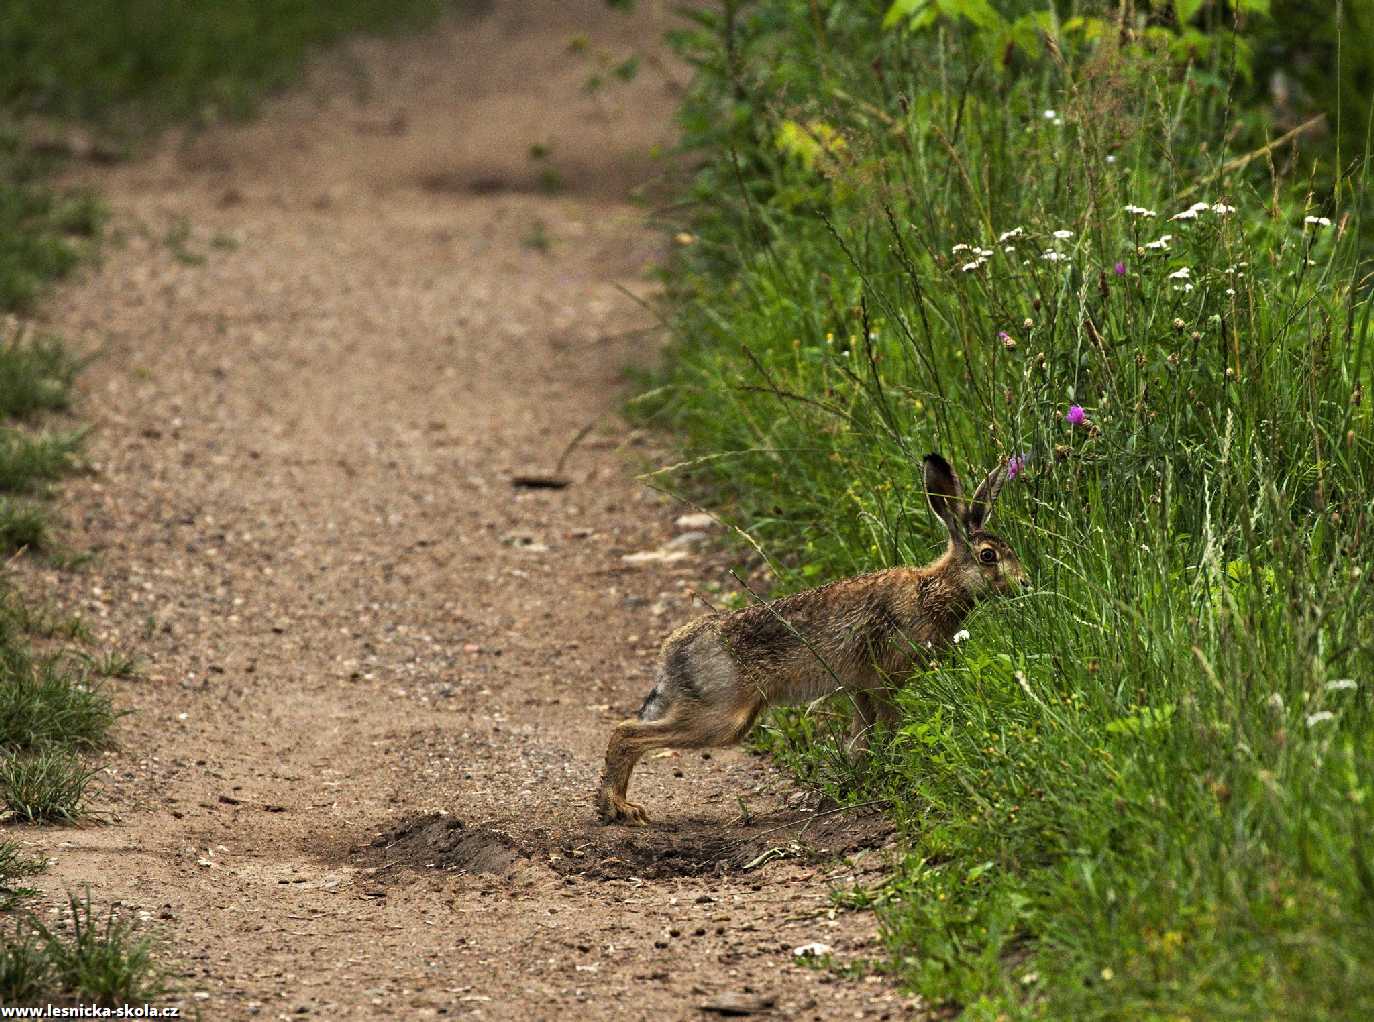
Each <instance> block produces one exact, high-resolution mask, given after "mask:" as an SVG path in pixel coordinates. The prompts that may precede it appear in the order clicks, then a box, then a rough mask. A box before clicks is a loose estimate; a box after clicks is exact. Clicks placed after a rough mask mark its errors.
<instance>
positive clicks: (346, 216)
mask: <svg viewBox="0 0 1374 1022" xmlns="http://www.w3.org/2000/svg"><path fill="white" fill-rule="evenodd" d="M665 24H666V15H665V14H663V12H662V11H661V10H659V8H658V6H657V5H655V4H653V3H641V4H640V5H639V12H638V13H637V14H636V15H635V16H634V17H631V18H627V17H624V16H622V15H618V14H615V13H613V12H609V11H608V10H607V9H606V6H605V4H604V3H602V2H600V0H579V2H567V3H558V2H536V0H528V2H526V0H521V2H509V3H501V4H496V5H493V6H492V7H491V9H490V10H489V11H488V13H486V14H484V15H481V16H477V17H468V18H465V19H455V20H453V21H451V22H449V23H447V24H445V25H443V26H442V27H441V28H440V29H438V30H436V31H435V32H433V33H431V34H429V35H427V36H425V37H423V38H419V39H409V40H404V41H394V42H386V43H382V42H367V43H360V44H358V45H356V46H354V47H353V48H352V54H353V57H354V58H356V61H357V63H356V64H350V62H348V61H340V60H338V59H337V58H336V59H333V60H331V61H326V62H324V63H323V64H322V66H321V67H320V68H319V69H318V70H317V71H316V72H315V73H314V74H313V75H312V78H311V82H310V84H309V85H308V86H307V87H305V88H303V89H302V90H301V91H300V92H299V93H297V94H295V95H293V96H291V97H288V98H286V99H283V100H280V101H278V102H275V103H273V104H272V105H271V106H269V107H268V109H267V110H266V111H265V112H264V116H263V117H262V118H261V119H260V120H259V121H257V122H255V123H254V124H252V125H249V126H245V127H236V128H220V129H216V130H214V131H213V132H210V133H207V134H201V135H197V136H194V137H185V138H168V139H166V140H164V142H163V143H161V144H160V145H159V146H157V147H156V148H155V150H154V151H153V152H151V153H149V154H147V155H146V156H145V157H143V158H141V159H139V160H138V161H136V162H132V163H129V164H125V165H122V166H117V167H113V168H109V167H101V168H95V167H92V168H89V169H87V170H78V171H77V172H76V174H77V176H78V177H80V178H84V179H85V180H87V181H88V182H89V183H91V184H94V185H95V186H97V187H98V188H99V189H100V190H101V191H102V192H103V193H104V194H105V195H106V196H107V198H108V200H109V202H110V204H111V206H112V208H113V210H114V234H115V240H114V242H113V243H112V244H111V245H110V246H108V248H107V252H106V255H105V258H104V260H103V263H102V265H101V266H100V267H98V268H96V269H93V270H91V271H90V272H89V273H88V274H87V275H86V277H85V279H83V280H81V281H79V282H77V283H75V284H73V285H71V286H68V287H66V288H64V289H63V290H62V291H61V292H59V293H58V294H57V295H55V296H54V298H53V300H52V301H51V302H50V303H49V307H48V309H47V310H46V311H45V313H44V319H45V321H46V322H47V323H48V325H50V326H52V327H53V328H54V329H56V330H57V331H59V332H60V333H61V334H62V335H64V336H65V337H67V338H69V339H70V340H71V341H72V342H74V343H75V344H77V345H78V346H80V347H82V348H85V349H88V350H95V349H99V350H100V351H101V352H102V357H100V358H99V359H98V360H97V361H96V362H95V363H94V365H93V366H92V368H91V369H90V370H89V371H88V372H87V373H86V374H85V375H84V376H83V378H82V391H83V393H82V404H83V410H82V411H83V415H84V416H86V417H87V418H88V419H89V420H91V421H92V422H93V423H94V424H95V426H96V429H97V432H96V433H95V435H94V437H93V439H92V442H91V445H90V456H91V459H92V462H93V463H94V471H93V472H91V473H90V474H89V475H87V476H84V477H82V478H78V479H76V480H74V481H73V482H72V483H71V484H70V485H68V486H66V487H65V489H64V496H63V504H64V515H65V517H66V518H67V520H68V522H69V528H68V538H69V540H70V542H71V543H72V544H73V545H74V546H75V547H77V548H78V549H90V550H94V551H96V553H97V556H96V558H95V559H94V561H93V562H92V563H91V564H90V565H89V566H87V567H86V568H84V569H82V570H80V571H78V572H76V573H70V572H58V571H56V570H53V569H51V568H47V567H45V566H44V565H43V564H41V563H30V564H27V565H23V566H21V568H20V570H21V572H22V573H23V574H25V576H26V578H27V584H28V585H30V586H31V587H32V588H33V590H34V591H35V592H45V593H52V592H56V593H57V594H58V602H59V603H60V604H61V605H62V606H64V607H66V608H68V609H70V610H76V611H79V612H80V613H81V614H82V615H83V616H84V617H85V618H86V619H87V620H88V621H89V622H90V623H91V624H92V626H93V628H94V630H95V632H96V634H97V636H98V638H99V641H100V643H101V644H103V645H105V646H107V647H115V648H124V649H130V650H136V651H138V652H139V653H141V654H143V655H144V656H145V657H146V658H147V659H146V667H145V670H144V672H143V675H142V676H141V677H139V678H137V679H132V680H126V681H117V682H113V683H112V684H113V685H114V688H115V698H116V700H117V702H118V705H119V706H120V708H122V709H127V710H129V711H131V712H130V715H129V716H128V717H126V718H125V719H124V720H123V721H122V722H121V724H120V726H119V730H118V737H119V741H120V748H119V749H118V750H116V751H115V752H113V753H111V754H110V755H109V756H108V757H107V758H106V760H105V761H104V766H105V768H106V769H105V770H104V772H103V774H102V778H101V791H100V795H99V805H100V806H101V807H102V808H103V809H104V810H105V811H106V812H107V813H108V814H109V817H110V821H111V822H109V823H107V824H88V825H85V826H82V827H76V828H57V829H53V828H48V829H43V830H26V829H18V830H16V831H14V833H15V834H16V835H17V836H19V837H20V838H21V840H22V841H23V842H25V843H26V844H28V845H30V846H32V847H34V848H37V849H42V850H44V851H46V852H48V853H49V854H50V855H51V856H52V858H53V859H54V865H53V869H52V871H51V872H50V873H49V874H48V875H47V876H46V877H45V878H42V885H43V887H44V890H45V891H46V892H47V894H46V896H47V897H48V898H49V899H50V900H51V901H52V903H53V904H56V903H57V901H58V900H59V899H60V898H61V896H62V892H63V891H64V890H66V889H68V888H73V887H75V888H79V887H80V886H81V885H87V884H88V885H89V886H90V889H91V893H92V897H93V899H94V900H95V901H96V903H97V904H98V905H106V904H111V903H115V904H119V905H121V906H123V907H124V908H125V909H126V910H128V911H137V910H143V911H146V912H148V913H149V914H151V916H152V917H153V919H152V923H151V924H150V925H152V926H153V927H154V928H155V930H156V931H157V932H158V933H160V934H162V935H163V936H164V938H165V940H166V944H167V949H166V954H167V957H168V959H169V960H170V961H171V962H172V963H173V964H174V966H175V969H176V972H177V975H176V977H175V981H176V983H177V984H178V987H179V993H178V994H177V996H176V1000H177V1001H178V1002H179V1003H182V1004H184V1005H185V1006H186V1007H187V1009H188V1011H190V1012H192V1013H196V1012H198V1013H199V1015H200V1017H203V1018H206V1019H239V1018H249V1017H271V1018H288V1017H291V1018H294V1017H300V1016H323V1017H326V1018H330V1019H360V1018H374V1017H400V1016H406V1017H410V1016H416V1017H431V1016H472V1017H480V1018H489V1019H544V1018H557V1017H560V1016H564V1015H565V1014H566V1013H567V1012H569V1011H571V1012H574V1013H576V1015H577V1016H578V1017H580V1018H585V1019H610V1018H615V1019H638V1018H654V1019H679V1018H699V1017H706V1016H704V1015H703V1013H702V1009H701V1007H700V1006H701V1005H703V1004H706V1003H708V1002H711V1001H713V1000H715V999H718V998H720V997H721V996H723V995H730V994H741V995H752V996H754V997H755V998H757V999H758V1000H757V1001H756V1002H755V1004H756V1006H762V1005H765V1004H767V1003H769V1001H770V1000H771V1002H772V1003H773V1008H772V1009H771V1010H772V1013H773V1014H774V1015H775V1016H776V1017H784V1018H816V1019H837V1018H905V1017H909V1016H911V1015H912V1014H913V1012H914V1007H913V1005H912V1004H911V1003H910V1002H909V1001H907V1000H905V999H904V998H903V997H902V996H901V995H900V994H899V993H897V992H896V991H894V990H893V989H892V988H891V987H889V986H888V985H886V984H885V983H884V982H883V981H880V980H878V979H876V978H870V979H868V980H860V981H852V980H845V979H840V978H837V977H836V976H835V974H833V973H831V972H827V971H824V970H818V969H814V968H811V967H808V966H806V965H804V964H799V963H798V962H797V961H796V960H795V959H794V957H793V954H792V949H793V948H794V947H796V946H798V945H801V944H805V943H808V942H812V941H822V942H824V943H826V944H830V945H832V946H833V947H834V949H835V956H836V958H837V959H839V960H841V961H848V960H853V959H861V958H863V957H865V956H867V955H873V954H875V953H876V952H877V950H878V949H877V947H876V944H875V923H874V920H873V918H872V917H871V916H868V915H856V914H846V913H843V912H840V913H838V914H837V913H836V912H835V911H834V910H833V909H832V907H831V892H832V890H833V889H835V888H837V887H844V886H847V885H849V884H851V883H853V882H854V880H855V878H859V879H863V878H865V877H870V878H871V876H872V871H874V870H876V869H879V868H880V867H881V862H882V860H883V857H884V855H886V854H890V851H885V850H884V848H883V845H884V835H883V830H882V827H881V825H880V824H879V823H877V822H876V821H874V820H872V819H863V818H859V817H855V816H853V815H849V814H835V815H832V816H825V817H821V816H817V815H815V814H814V813H813V812H811V811H809V810H808V805H807V797H806V796H804V795H802V794H801V793H799V792H797V791H795V790H794V789H792V788H791V787H789V785H788V784H787V783H786V781H785V779H784V778H782V777H781V776H780V775H779V774H778V773H777V772H776V771H774V770H773V769H772V768H770V767H769V766H768V765H767V764H766V763H764V762H762V761H760V760H759V759H757V758H755V757H752V756H750V755H748V754H746V753H744V752H741V751H731V752H723V753H714V754H709V755H703V754H701V753H691V754H682V755H677V754H674V755H670V756H664V757H661V758H656V759H652V760H650V761H649V762H647V763H646V764H645V765H644V766H643V767H642V768H641V770H640V771H639V772H638V774H637V775H636V779H635V782H636V783H635V787H634V788H633V789H632V792H633V793H634V795H635V797H636V798H637V799H639V800H641V801H643V802H645V803H646V805H647V806H648V808H649V810H650V812H651V814H653V815H654V817H655V824H654V826H652V827H650V828H648V829H630V828H621V827H602V826H599V825H598V824H597V823H596V822H595V820H594V819H593V815H592V810H591V796H592V793H593V789H594V786H595V781H596V778H597V774H598V772H599V767H600V757H601V754H602V752H603V750H604V743H605V738H606V734H607V732H608V730H609V727H610V725H611V723H612V722H614V721H615V720H617V719H619V718H620V717H623V716H625V715H628V714H629V713H630V712H632V711H633V710H634V709H635V708H636V707H637V706H638V704H639V701H640V700H641V699H642V697H643V695H644V693H645V692H646V691H647V689H648V685H649V677H650V668H651V664H652V658H653V656H652V655H653V652H654V650H655V649H656V647H657V643H658V641H659V639H660V637H661V636H662V635H663V634H665V633H666V632H667V631H668V630H669V629H670V628H671V627H672V626H675V625H677V624H679V623H681V622H682V621H684V620H686V619H688V618H689V617H690V616H691V615H693V614H694V613H697V612H698V610H697V609H695V608H693V606H692V605H691V599H690V596H689V595H688V593H687V592H686V589H687V587H689V586H695V587H700V586H702V585H703V584H705V583H708V582H710V581H711V580H712V579H716V580H720V579H722V578H723V577H724V576H723V575H722V573H721V572H720V569H719V563H718V562H717V561H714V560H713V559H712V556H711V554H710V553H709V544H708V546H707V547H706V548H705V549H702V548H700V547H698V546H696V545H693V544H691V543H690V542H685V541H684V542H683V543H682V544H681V545H679V546H678V547H676V548H674V549H675V551H676V552H683V553H685V554H686V556H685V557H683V558H681V559H678V560H666V561H657V562H654V561H650V562H647V563H640V564H636V563H633V562H627V561H626V560H624V555H626V554H632V553H635V552H639V551H645V550H655V549H658V548H660V547H661V546H663V545H664V544H665V543H668V542H670V541H671V540H672V539H673V537H674V535H675V533H676V532H678V531H680V529H679V528H678V527H676V526H675V525H674V522H675V519H676V517H677V516H678V515H679V514H681V513H682V511H683V510H684V509H683V508H680V507H675V506H672V505H670V504H668V503H666V502H665V501H663V500H662V499H660V498H658V497H657V496H656V495H655V494H653V493H651V492H650V491H648V490H646V489H644V488H643V487H642V486H640V485H639V484H637V483H636V482H635V481H634V479H633V472H634V467H635V465H636V463H637V461H642V460H643V458H644V457H645V456H646V455H647V453H648V452H647V451H646V449H645V448H644V447H643V442H642V438H638V437H636V436H635V435H634V434H633V433H631V432H630V431H629V430H628V429H627V428H626V427H625V426H624V424H623V423H621V422H620V421H619V420H618V419H617V418H616V416H615V409H616V406H617V402H618V401H619V400H620V398H621V397H622V396H623V395H624V394H625V392H626V391H625V384H624V380H623V369H624V367H625V366H626V365H627V364H630V363H635V362H640V363H642V362H645V361H647V360H650V359H651V358H652V357H653V355H654V351H655V348H656V346H657V345H658V343H659V341H658V339H657V337H656V334H655V333H654V332H653V331H652V330H648V329H646V328H649V327H652V325H653V320H652V319H651V317H649V316H648V315H647V314H646V313H645V312H644V311H643V309H641V308H640V307H638V306H637V305H636V304H635V303H634V302H633V301H630V300H629V299H628V298H627V297H626V296H625V294H624V293H623V292H622V291H621V290H620V289H621V288H623V289H625V290H628V291H629V292H632V293H634V294H637V295H649V294H651V293H652V284H651V283H650V277H649V276H648V271H649V269H650V268H651V267H652V266H653V265H654V263H655V260H656V259H659V258H660V257H661V255H662V249H661V246H662V239H661V238H660V236H659V235H657V234H656V233H654V232H653V231H651V230H650V229H649V228H648V227H647V226H646V225H645V215H644V212H643V209H642V208H641V207H638V206H635V205H633V204H631V203H629V202H627V201H626V195H627V193H628V192H629V191H630V189H631V188H632V187H634V186H636V185H639V184H642V183H643V182H645V181H647V180H649V179H651V178H652V177H653V176H654V175H656V174H660V173H662V171H663V165H662V163H661V161H658V160H656V159H654V158H653V157H652V156H651V155H650V150H651V147H652V146H654V145H655V144H666V143H670V142H671V140H672V127H671V120H670V118H671V112H672V110H673V107H674V104H675V101H676V96H675V90H674V79H682V78H684V77H685V72H684V71H683V70H682V69H680V68H674V67H672V66H664V67H655V66H654V64H653V62H652V61H650V62H649V63H648V64H646V66H645V67H644V69H643V71H642V73H641V74H640V76H639V78H638V79H637V80H636V81H635V82H634V83H633V84H631V85H628V86H626V85H617V86H616V87H614V88H609V89H606V90H603V91H602V92H600V93H598V94H595V95H590V94H588V93H587V92H585V91H584V90H583V88H582V85H583V83H584V81H585V80H586V78H587V76H588V75H589V74H590V73H591V72H592V71H594V70H595V69H596V67H597V63H598V59H599V57H601V56H604V57H605V58H606V59H609V60H619V59H622V58H623V57H625V56H627V55H629V54H630V53H631V52H634V51H639V52H643V53H648V54H649V55H651V56H652V55H653V54H655V53H658V52H659V51H658V43H657V39H658V38H659V34H660V32H661V30H662V29H663V27H664V26H665ZM576 37H582V38H583V39H584V40H585V47H584V48H582V49H581V50H580V51H579V49H578V47H573V46H570V42H572V41H573V40H574V39H575V38H576ZM357 66H361V67H363V68H365V69H366V70H367V79H368V81H369V82H370V86H369V88H368V89H367V90H366V94H365V95H362V94H360V93H359V90H358V87H357V86H358V81H359V78H358V77H357V76H356V75H355V74H354V73H353V70H351V68H356V67H357ZM535 144H538V145H542V146H546V147H547V148H548V150H549V154H550V155H549V156H548V158H547V159H546V160H543V161H540V160H535V159H532V158H531V156H530V147H531V146H532V145H535ZM545 166H548V167H552V168H554V169H555V170H556V171H557V173H558V174H559V175H560V177H561V179H562V181H563V183H564V185H565V188H564V190H563V191H561V192H560V193H558V194H552V195H551V194H546V193H545V191H543V190H542V189H541V174H542V173H543V168H544V167H545ZM589 423H595V425H594V426H593V427H592V429H591V432H590V434H589V435H588V436H587V437H586V439H585V441H584V442H583V443H581V445H580V446H578V447H577V448H576V450H574V451H573V452H572V454H571V455H570V456H569V458H568V462H567V467H566V473H567V475H568V476H569V477H570V478H571V480H572V485H570V486H569V487H567V488H566V489H562V490H526V489H520V488H516V487H514V486H512V482H511V481H512V479H513V477H515V476H518V475H521V474H528V473H541V472H543V473H547V472H549V471H550V470H551V469H552V468H553V466H554V464H555V463H556V462H557V460H558V458H559V455H560V454H561V453H562V452H563V450H564V449H565V447H566V446H567V445H568V443H569V441H570V440H571V439H572V438H573V437H574V436H575V435H576V434H577V433H578V431H579V430H580V429H582V428H583V427H584V426H587V425H588V424H589ZM769 849H778V850H779V851H780V852H781V853H782V854H780V855H779V853H778V852H775V853H773V857H769V856H767V855H764V853H767V852H768V850H769ZM761 856H763V857H764V858H765V859H766V860H767V861H764V862H763V863H762V864H755V862H756V860H758V859H759V858H760V857H761ZM745 1000H746V1001H747V1000H748V997H746V998H745ZM744 1006H747V1005H744Z"/></svg>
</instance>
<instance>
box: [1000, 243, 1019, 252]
mask: <svg viewBox="0 0 1374 1022" xmlns="http://www.w3.org/2000/svg"><path fill="white" fill-rule="evenodd" d="M1002 251H1003V252H1011V253H1015V252H1016V247H1015V246H1014V245H1003V246H1002Z"/></svg>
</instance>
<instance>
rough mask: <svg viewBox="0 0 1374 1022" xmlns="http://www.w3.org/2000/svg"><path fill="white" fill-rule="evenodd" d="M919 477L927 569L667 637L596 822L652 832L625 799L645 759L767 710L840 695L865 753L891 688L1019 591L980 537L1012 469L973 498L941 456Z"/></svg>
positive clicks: (1001, 545)
mask: <svg viewBox="0 0 1374 1022" xmlns="http://www.w3.org/2000/svg"><path fill="white" fill-rule="evenodd" d="M924 469H925V485H926V496H927V498H928V499H929V501H930V509H931V510H932V511H934V512H935V516H936V517H937V518H939V519H940V521H941V522H942V523H944V526H945V529H946V530H947V532H948V533H949V542H948V544H947V545H946V547H945V552H944V553H943V554H942V555H941V556H940V557H939V558H937V559H936V560H935V561H933V562H932V563H931V564H929V565H927V566H926V567H924V568H913V567H899V568H888V569H886V570H884V571H875V572H872V573H870V574H867V575H860V576H858V577H857V578H848V579H844V580H842V581H838V582H831V583H830V584H829V585H824V586H820V587H819V588H817V589H808V590H805V591H804V592H800V593H795V594H793V595H792V596H785V597H783V598H781V599H778V600H774V601H773V602H771V603H765V604H757V605H755V606H752V607H746V608H745V609H743V610H737V611H734V612H733V613H723V614H715V615H713V616H711V617H704V618H699V619H697V620H696V621H693V622H691V623H690V624H686V625H683V626H682V627H681V628H679V629H678V630H677V631H675V632H673V633H672V634H671V635H670V636H668V638H667V639H666V640H665V641H664V643H663V649H662V652H661V659H660V662H659V667H658V675H657V680H656V684H655V685H654V688H653V691H651V692H650V693H649V696H648V698H647V699H645V700H644V705H643V706H642V707H641V708H640V711H639V716H638V717H637V718H632V719H630V720H626V721H624V722H623V723H621V724H619V725H617V726H616V728H615V730H614V731H613V732H612V733H611V740H610V744H609V745H608V746H607V748H606V769H605V772H604V773H603V774H602V776H601V789H600V791H599V792H598V793H597V799H596V804H597V811H598V812H599V814H600V816H601V818H602V820H604V821H606V822H607V823H610V822H614V821H625V822H629V823H638V824H643V823H647V822H648V817H647V816H646V815H645V813H644V809H643V807H642V806H638V805H636V804H635V803H633V802H628V801H626V798H625V794H626V790H627V788H628V787H629V783H630V772H631V771H632V770H634V767H635V764H636V763H637V762H638V761H639V759H640V757H641V756H643V755H644V753H645V752H647V751H648V750H650V749H657V748H676V749H695V748H708V747H714V746H723V745H732V744H734V743H735V742H738V741H740V740H741V739H743V738H744V736H745V735H747V734H748V733H749V729H750V728H751V727H752V726H753V724H754V720H755V719H756V718H757V717H758V715H759V713H760V712H762V711H763V709H764V708H765V707H768V706H776V705H779V704H789V703H791V704H797V703H809V702H811V701H812V700H815V699H819V698H821V697H823V696H827V695H830V694H832V693H834V692H837V691H840V690H844V691H846V692H848V693H849V695H850V696H851V697H852V699H853V701H854V722H853V744H854V746H855V748H856V751H862V750H863V749H864V748H865V747H866V743H867V736H868V732H869V731H870V730H871V729H872V727H873V725H874V723H875V722H876V721H882V722H883V723H884V724H885V725H891V723H892V722H893V720H894V719H895V716H896V710H895V707H894V706H893V704H892V701H891V698H890V689H891V687H892V686H894V685H898V684H901V683H902V681H904V680H905V678H906V677H907V675H909V674H910V673H911V671H912V670H913V669H914V668H915V666H916V665H917V664H919V663H921V662H922V661H923V660H924V658H925V657H927V656H928V655H929V653H930V651H932V650H936V649H939V648H941V647H943V646H947V645H948V644H949V643H950V642H951V641H952V640H953V638H954V636H955V633H956V632H958V630H959V627H960V625H961V624H962V623H963V621H964V618H965V616H967V614H968V612H969V611H970V609H972V607H973V604H974V603H975V602H976V601H977V600H978V599H980V598H981V597H984V596H988V595H993V594H997V593H1003V592H1008V591H1010V590H1013V589H1015V588H1017V587H1019V586H1021V585H1024V584H1025V579H1026V575H1025V572H1024V571H1023V570H1022V568H1021V563H1020V561H1019V560H1017V557H1016V554H1015V553H1013V552H1012V549H1011V547H1009V546H1008V545H1007V544H1006V543H1005V542H1004V541H1003V540H1001V539H999V538H998V537H996V536H994V535H992V534H991V533H989V532H986V531H984V527H985V526H986V525H987V521H988V518H989V516H990V514H991V511H992V504H993V501H994V500H996V498H997V494H998V491H1000V490H1001V488H1002V484H1003V483H1005V482H1006V480H1007V478H1008V474H1009V473H1008V469H1007V466H1006V465H999V466H998V467H997V468H996V469H994V470H993V471H992V472H991V473H990V474H989V475H988V477H987V478H986V479H984V480H983V483H982V485H981V486H979V487H978V489H977V491H976V492H975V493H974V494H973V497H972V499H971V500H970V499H966V498H965V497H964V495H963V489H962V487H961V486H960V484H959V477H958V476H957V475H955V474H954V470H953V469H951V468H950V467H949V463H948V462H947V461H945V459H944V458H942V457H940V456H939V455H938V454H930V455H927V456H926V458H925V462H924Z"/></svg>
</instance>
